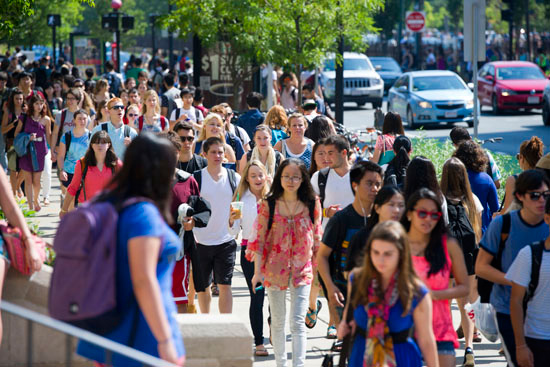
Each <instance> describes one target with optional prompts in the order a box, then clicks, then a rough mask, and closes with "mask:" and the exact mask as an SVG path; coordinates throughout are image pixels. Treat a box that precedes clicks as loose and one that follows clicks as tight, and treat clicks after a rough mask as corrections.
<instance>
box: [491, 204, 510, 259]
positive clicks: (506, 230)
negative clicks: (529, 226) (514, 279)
mask: <svg viewBox="0 0 550 367" xmlns="http://www.w3.org/2000/svg"><path fill="white" fill-rule="evenodd" d="M511 225H512V216H511V214H510V213H506V214H504V215H503V216H502V229H501V231H500V243H499V244H498V251H497V256H496V257H495V258H494V261H493V262H492V265H493V266H494V267H495V268H497V269H499V270H500V269H502V264H501V263H502V254H503V253H504V247H505V246H506V240H507V239H508V236H509V235H510V227H511Z"/></svg>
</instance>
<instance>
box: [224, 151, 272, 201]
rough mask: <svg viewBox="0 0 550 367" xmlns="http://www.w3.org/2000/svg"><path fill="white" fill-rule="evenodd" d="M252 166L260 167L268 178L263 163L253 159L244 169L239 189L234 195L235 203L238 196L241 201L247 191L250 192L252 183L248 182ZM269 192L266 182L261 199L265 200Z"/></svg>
mask: <svg viewBox="0 0 550 367" xmlns="http://www.w3.org/2000/svg"><path fill="white" fill-rule="evenodd" d="M252 166H256V167H258V168H259V169H260V170H261V171H262V172H263V173H264V175H266V177H267V175H268V173H267V170H266V168H265V166H264V165H263V164H262V162H260V161H259V160H258V159H253V160H251V161H250V162H248V163H247V164H246V166H245V167H244V170H243V174H242V177H241V181H240V183H239V186H238V187H237V190H235V193H234V194H233V201H236V199H237V196H238V197H239V200H242V198H243V195H244V193H245V192H246V190H250V182H248V171H250V167H252ZM268 192H269V185H268V183H267V180H266V181H265V184H264V187H263V188H262V193H261V197H262V198H265V196H266V195H267V193H268Z"/></svg>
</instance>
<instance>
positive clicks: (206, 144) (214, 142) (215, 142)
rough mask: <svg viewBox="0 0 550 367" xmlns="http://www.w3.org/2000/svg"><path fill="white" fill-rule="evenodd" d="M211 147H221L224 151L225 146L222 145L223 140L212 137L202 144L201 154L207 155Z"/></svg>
mask: <svg viewBox="0 0 550 367" xmlns="http://www.w3.org/2000/svg"><path fill="white" fill-rule="evenodd" d="M212 145H221V146H222V147H223V150H224V151H225V145H224V143H223V140H222V139H220V138H218V137H217V136H212V137H210V138H208V139H206V140H205V141H204V142H203V143H202V150H203V152H205V153H208V151H209V150H210V147H211V146H212Z"/></svg>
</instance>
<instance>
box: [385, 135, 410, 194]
mask: <svg viewBox="0 0 550 367" xmlns="http://www.w3.org/2000/svg"><path fill="white" fill-rule="evenodd" d="M393 152H394V153H395V156H394V157H393V159H392V160H391V161H390V162H389V163H388V165H387V167H386V171H385V172H384V185H393V186H397V187H398V188H399V189H400V190H402V189H403V186H405V177H407V167H408V166H409V163H410V162H411V158H410V154H411V152H412V143H411V140H410V139H409V138H407V137H406V136H405V135H400V136H398V137H397V138H395V141H394V143H393Z"/></svg>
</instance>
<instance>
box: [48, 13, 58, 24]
mask: <svg viewBox="0 0 550 367" xmlns="http://www.w3.org/2000/svg"><path fill="white" fill-rule="evenodd" d="M48 26H49V27H59V26H61V16H60V15H59V14H48Z"/></svg>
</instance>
